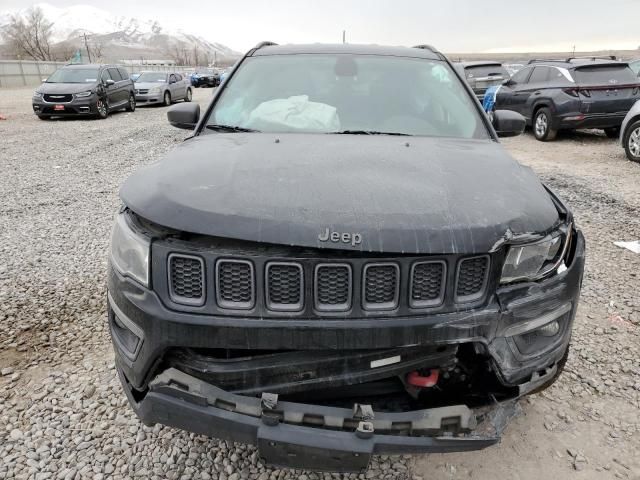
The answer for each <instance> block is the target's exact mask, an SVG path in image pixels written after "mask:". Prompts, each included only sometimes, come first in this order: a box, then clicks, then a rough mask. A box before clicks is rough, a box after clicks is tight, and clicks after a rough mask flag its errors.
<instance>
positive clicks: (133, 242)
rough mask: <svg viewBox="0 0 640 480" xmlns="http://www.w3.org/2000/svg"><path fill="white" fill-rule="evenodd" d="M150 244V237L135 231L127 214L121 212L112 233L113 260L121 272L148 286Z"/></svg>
mask: <svg viewBox="0 0 640 480" xmlns="http://www.w3.org/2000/svg"><path fill="white" fill-rule="evenodd" d="M150 245H151V242H150V241H149V239H148V238H145V237H143V236H141V235H140V234H138V233H136V232H134V231H133V229H132V228H131V226H130V225H129V221H128V220H127V216H126V214H124V213H120V214H119V215H118V217H117V218H116V223H115V225H114V227H113V232H112V233H111V262H112V264H113V266H114V267H115V268H116V269H117V270H118V271H119V272H120V273H121V274H123V275H127V276H129V277H131V278H133V279H135V280H137V281H138V282H140V283H141V284H143V285H144V286H147V287H148V286H149V249H150Z"/></svg>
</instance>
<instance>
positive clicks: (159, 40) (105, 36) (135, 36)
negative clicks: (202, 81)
mask: <svg viewBox="0 0 640 480" xmlns="http://www.w3.org/2000/svg"><path fill="white" fill-rule="evenodd" d="M36 6H37V7H40V8H41V9H42V11H43V13H44V15H45V17H46V18H47V20H49V21H50V22H53V24H54V27H53V30H54V32H53V38H52V44H53V45H52V46H53V49H54V51H56V52H60V53H59V55H62V56H64V55H65V54H69V55H71V54H72V53H73V52H74V51H75V50H77V49H80V48H82V47H83V41H84V39H83V35H84V34H86V35H87V36H88V38H89V43H90V46H93V47H95V52H94V56H99V57H100V58H101V60H103V61H117V60H130V59H141V58H142V59H167V60H170V59H172V60H186V59H189V60H190V61H191V62H194V60H195V58H196V57H197V60H198V61H197V63H198V64H200V65H205V64H208V63H212V62H213V61H214V59H217V60H222V61H224V60H227V62H228V61H230V60H231V61H233V60H234V59H235V58H238V57H239V56H240V55H241V54H240V53H239V52H236V51H234V50H232V49H231V48H229V47H227V46H226V45H223V44H221V43H217V42H211V41H209V40H207V39H205V38H203V37H201V36H198V35H194V34H192V33H189V32H185V31H183V30H175V29H168V28H165V27H164V26H163V25H160V24H159V23H158V22H157V21H154V20H143V19H138V18H131V17H121V16H116V15H113V14H111V13H109V12H107V11H105V10H103V9H101V8H97V7H93V6H90V5H74V6H72V7H67V8H58V7H54V6H52V5H49V4H47V3H40V4H37V5H36ZM10 13H18V14H20V13H21V12H20V11H18V12H10ZM10 13H5V14H0V27H1V26H2V25H4V24H6V23H7V22H8V20H9V15H10Z"/></svg>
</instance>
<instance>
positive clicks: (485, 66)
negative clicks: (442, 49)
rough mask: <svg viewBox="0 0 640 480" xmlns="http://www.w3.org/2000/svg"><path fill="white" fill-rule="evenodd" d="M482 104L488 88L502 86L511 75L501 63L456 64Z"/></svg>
mask: <svg viewBox="0 0 640 480" xmlns="http://www.w3.org/2000/svg"><path fill="white" fill-rule="evenodd" d="M454 65H455V67H456V68H457V69H458V70H459V71H460V73H461V74H462V75H463V76H464V78H465V79H466V80H467V82H468V83H469V85H470V86H471V89H472V90H473V93H475V94H476V97H478V100H480V101H481V102H482V99H483V98H484V93H485V92H486V91H487V88H489V87H493V86H496V85H502V83H504V81H505V80H507V79H508V78H509V77H510V76H511V75H509V72H508V71H507V69H506V68H505V67H504V66H503V65H502V63H500V62H489V61H477V62H459V63H454Z"/></svg>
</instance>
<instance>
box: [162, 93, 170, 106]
mask: <svg viewBox="0 0 640 480" xmlns="http://www.w3.org/2000/svg"><path fill="white" fill-rule="evenodd" d="M163 103H164V105H165V106H166V107H168V106H169V105H171V94H170V93H169V92H164V101H163Z"/></svg>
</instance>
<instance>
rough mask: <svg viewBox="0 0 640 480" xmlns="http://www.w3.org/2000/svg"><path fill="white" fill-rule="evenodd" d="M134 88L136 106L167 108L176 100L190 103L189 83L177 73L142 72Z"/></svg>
mask: <svg viewBox="0 0 640 480" xmlns="http://www.w3.org/2000/svg"><path fill="white" fill-rule="evenodd" d="M134 87H135V95H136V103H138V104H145V103H147V104H163V105H167V106H168V105H171V103H173V102H175V101H178V100H184V101H185V102H190V101H191V97H192V91H191V82H190V81H189V80H187V79H185V77H183V76H182V75H181V74H179V73H171V72H143V73H142V74H141V75H140V76H139V77H138V79H137V80H136V81H135V84H134Z"/></svg>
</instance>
